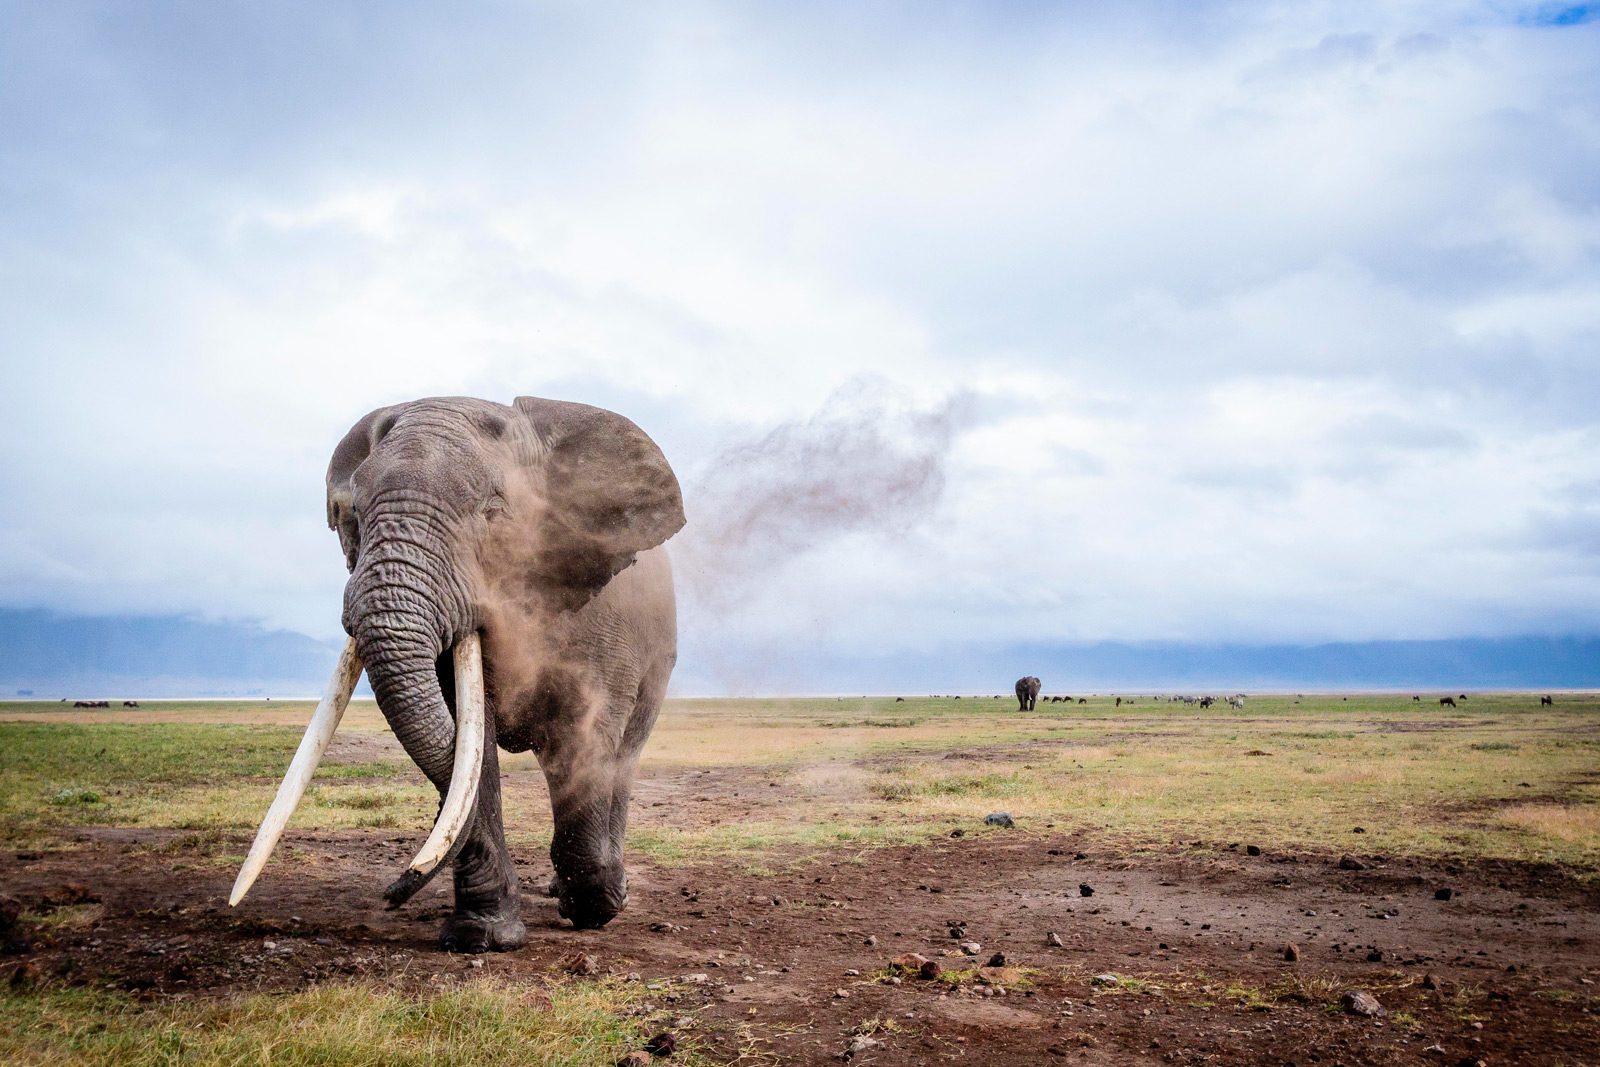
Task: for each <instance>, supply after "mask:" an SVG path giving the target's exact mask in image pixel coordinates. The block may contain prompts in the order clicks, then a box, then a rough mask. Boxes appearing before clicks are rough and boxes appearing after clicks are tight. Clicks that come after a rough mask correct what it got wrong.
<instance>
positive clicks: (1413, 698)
mask: <svg viewBox="0 0 1600 1067" xmlns="http://www.w3.org/2000/svg"><path fill="white" fill-rule="evenodd" d="M1411 699H1412V700H1418V701H1420V700H1421V699H1422V698H1421V697H1412V698H1411Z"/></svg>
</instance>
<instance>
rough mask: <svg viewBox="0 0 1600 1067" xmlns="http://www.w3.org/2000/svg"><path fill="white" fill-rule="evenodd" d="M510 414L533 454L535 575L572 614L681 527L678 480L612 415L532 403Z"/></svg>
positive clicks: (524, 401) (521, 402) (650, 444)
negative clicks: (522, 425) (519, 420)
mask: <svg viewBox="0 0 1600 1067" xmlns="http://www.w3.org/2000/svg"><path fill="white" fill-rule="evenodd" d="M513 406H514V407H515V408H516V410H517V411H518V412H520V413H521V414H522V415H523V416H524V417H525V418H527V419H528V421H529V422H530V423H532V424H533V429H534V433H535V434H536V435H537V437H538V439H539V444H540V446H541V448H540V449H539V453H540V454H539V455H538V456H537V457H535V458H534V460H533V464H534V466H535V468H536V470H535V472H534V476H535V482H536V484H537V486H538V488H539V491H540V493H541V495H542V498H543V500H542V503H541V506H540V510H539V515H538V518H537V520H536V521H537V523H538V531H537V537H536V546H537V547H536V555H535V559H534V569H535V571H536V572H537V578H538V580H539V581H540V583H541V584H545V585H547V586H550V587H554V591H558V592H559V593H561V594H562V599H564V600H565V601H566V603H567V604H568V605H569V606H577V605H580V604H582V603H584V602H586V601H588V599H589V598H590V597H592V596H593V595H594V594H595V593H598V592H599V591H600V589H601V588H602V587H604V586H605V584H606V583H607V582H609V581H610V580H611V579H612V578H613V577H615V576H616V575H617V574H618V573H619V572H621V571H622V570H623V569H624V568H626V567H629V566H631V565H632V563H633V560H634V557H635V556H636V555H638V554H639V553H640V552H643V551H645V550H646V549H649V548H654V547H656V546H657V545H659V544H661V543H662V542H663V541H665V540H666V539H667V538H669V537H671V536H672V535H673V534H675V533H677V532H678V531H679V530H680V529H682V528H683V522H684V518H683V494H682V492H681V491H680V490H679V489H678V478H677V475H675V474H673V473H672V467H671V466H670V465H668V463H667V457H666V456H663V455H662V454H661V449H659V448H657V447H656V443H655V442H654V441H652V440H650V438H649V436H648V435H647V434H646V433H645V432H644V431H643V430H641V429H639V427H637V426H635V425H634V424H633V423H632V422H631V421H629V420H628V419H625V418H623V417H622V416H621V415H618V414H616V413H615V412H612V411H606V410H605V409H603V408H594V407H590V406H588V405H587V404H571V403H567V402H564V401H560V400H544V399H541V398H539V397H533V396H519V397H517V399H516V400H515V402H514V403H513Z"/></svg>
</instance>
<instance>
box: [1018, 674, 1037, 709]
mask: <svg viewBox="0 0 1600 1067" xmlns="http://www.w3.org/2000/svg"><path fill="white" fill-rule="evenodd" d="M1038 703H1039V679H1037V678H1035V677H1033V676H1032V675H1029V676H1027V677H1026V678H1018V679H1017V710H1018V711H1032V710H1033V708H1034V705H1036V704H1038Z"/></svg>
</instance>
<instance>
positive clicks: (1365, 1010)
mask: <svg viewBox="0 0 1600 1067" xmlns="http://www.w3.org/2000/svg"><path fill="white" fill-rule="evenodd" d="M1340 1003H1341V1004H1342V1005H1343V1006H1344V1010H1345V1011H1347V1012H1349V1013H1350V1014H1351V1015H1360V1016H1363V1017H1365V1018H1368V1019H1373V1018H1377V1017H1378V1016H1380V1015H1388V1014H1389V1013H1388V1012H1387V1011H1385V1010H1384V1008H1383V1005H1382V1004H1379V1003H1378V998H1377V997H1375V996H1373V995H1372V994H1371V993H1367V992H1364V991H1363V990H1360V989H1349V990H1346V991H1345V994H1344V996H1343V997H1342V998H1340Z"/></svg>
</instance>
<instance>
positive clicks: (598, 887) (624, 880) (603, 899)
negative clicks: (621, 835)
mask: <svg viewBox="0 0 1600 1067" xmlns="http://www.w3.org/2000/svg"><path fill="white" fill-rule="evenodd" d="M549 892H550V895H551V896H553V897H555V898H556V911H558V912H559V913H560V914H561V917H562V918H563V919H566V920H568V921H569V922H571V923H572V925H573V926H574V927H575V928H576V929H579V930H598V929H599V928H600V927H602V926H604V925H605V924H606V923H608V922H610V921H611V920H612V919H615V918H616V917H617V915H618V913H620V912H621V911H622V910H623V909H624V908H626V907H627V906H628V876H627V874H626V873H625V872H624V871H623V870H622V868H621V866H620V865H619V866H617V867H615V868H614V869H608V870H606V871H605V872H603V873H600V872H596V873H594V874H591V875H590V877H588V878H585V879H583V880H582V882H577V881H572V882H569V881H567V880H566V879H563V878H562V877H561V876H560V875H559V874H558V875H556V876H555V877H554V878H552V879H550V890H549Z"/></svg>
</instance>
